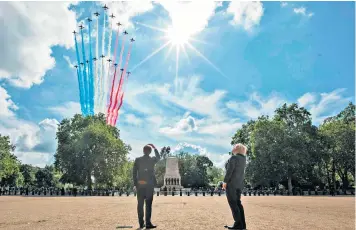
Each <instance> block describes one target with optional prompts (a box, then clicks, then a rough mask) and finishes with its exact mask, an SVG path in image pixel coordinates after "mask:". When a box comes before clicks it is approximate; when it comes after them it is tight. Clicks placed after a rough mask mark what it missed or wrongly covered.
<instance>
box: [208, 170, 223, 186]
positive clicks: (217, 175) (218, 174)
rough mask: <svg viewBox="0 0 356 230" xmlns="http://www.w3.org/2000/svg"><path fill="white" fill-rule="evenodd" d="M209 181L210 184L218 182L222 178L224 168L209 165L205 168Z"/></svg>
mask: <svg viewBox="0 0 356 230" xmlns="http://www.w3.org/2000/svg"><path fill="white" fill-rule="evenodd" d="M207 173H208V179H209V182H210V183H212V184H215V185H216V184H218V183H219V182H220V181H223V180H224V175H225V174H224V170H223V169H222V168H218V167H216V166H213V167H210V168H208V170H207Z"/></svg>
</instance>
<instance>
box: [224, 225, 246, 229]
mask: <svg viewBox="0 0 356 230" xmlns="http://www.w3.org/2000/svg"><path fill="white" fill-rule="evenodd" d="M224 227H225V228H227V229H235V230H244V229H243V228H240V227H238V226H236V225H233V226H227V225H225V226H224Z"/></svg>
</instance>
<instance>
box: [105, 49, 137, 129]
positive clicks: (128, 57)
mask: <svg viewBox="0 0 356 230" xmlns="http://www.w3.org/2000/svg"><path fill="white" fill-rule="evenodd" d="M131 49H132V42H131V43H130V46H129V51H128V53H127V57H126V63H125V66H124V70H123V76H125V74H126V71H127V67H128V66H129V61H130V57H131ZM121 77H122V76H121ZM123 84H124V81H122V82H121V84H119V88H118V90H117V91H118V92H119V93H121V94H122V85H123ZM116 106H117V101H116V103H115V104H114V108H113V110H114V115H113V116H112V117H111V122H110V124H112V125H114V121H116V119H117V113H118V109H116Z"/></svg>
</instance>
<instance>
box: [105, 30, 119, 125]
mask: <svg viewBox="0 0 356 230" xmlns="http://www.w3.org/2000/svg"><path fill="white" fill-rule="evenodd" d="M119 31H120V29H119V28H118V29H117V34H116V41H115V49H114V61H113V65H115V61H116V52H117V47H118V45H119V34H120V33H119ZM119 68H120V67H119ZM116 69H117V68H116V67H115V73H114V76H113V79H112V83H111V92H110V102H109V106H108V110H107V116H106V123H107V124H109V123H108V122H109V115H110V108H111V105H112V96H113V92H114V88H115V81H116Z"/></svg>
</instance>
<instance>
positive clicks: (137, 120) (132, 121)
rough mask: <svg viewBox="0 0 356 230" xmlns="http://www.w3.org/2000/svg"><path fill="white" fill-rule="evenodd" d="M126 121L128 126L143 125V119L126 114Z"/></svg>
mask: <svg viewBox="0 0 356 230" xmlns="http://www.w3.org/2000/svg"><path fill="white" fill-rule="evenodd" d="M124 119H125V121H126V122H127V123H128V124H132V125H141V124H142V119H140V118H138V117H136V116H135V115H134V114H125V116H124Z"/></svg>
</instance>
